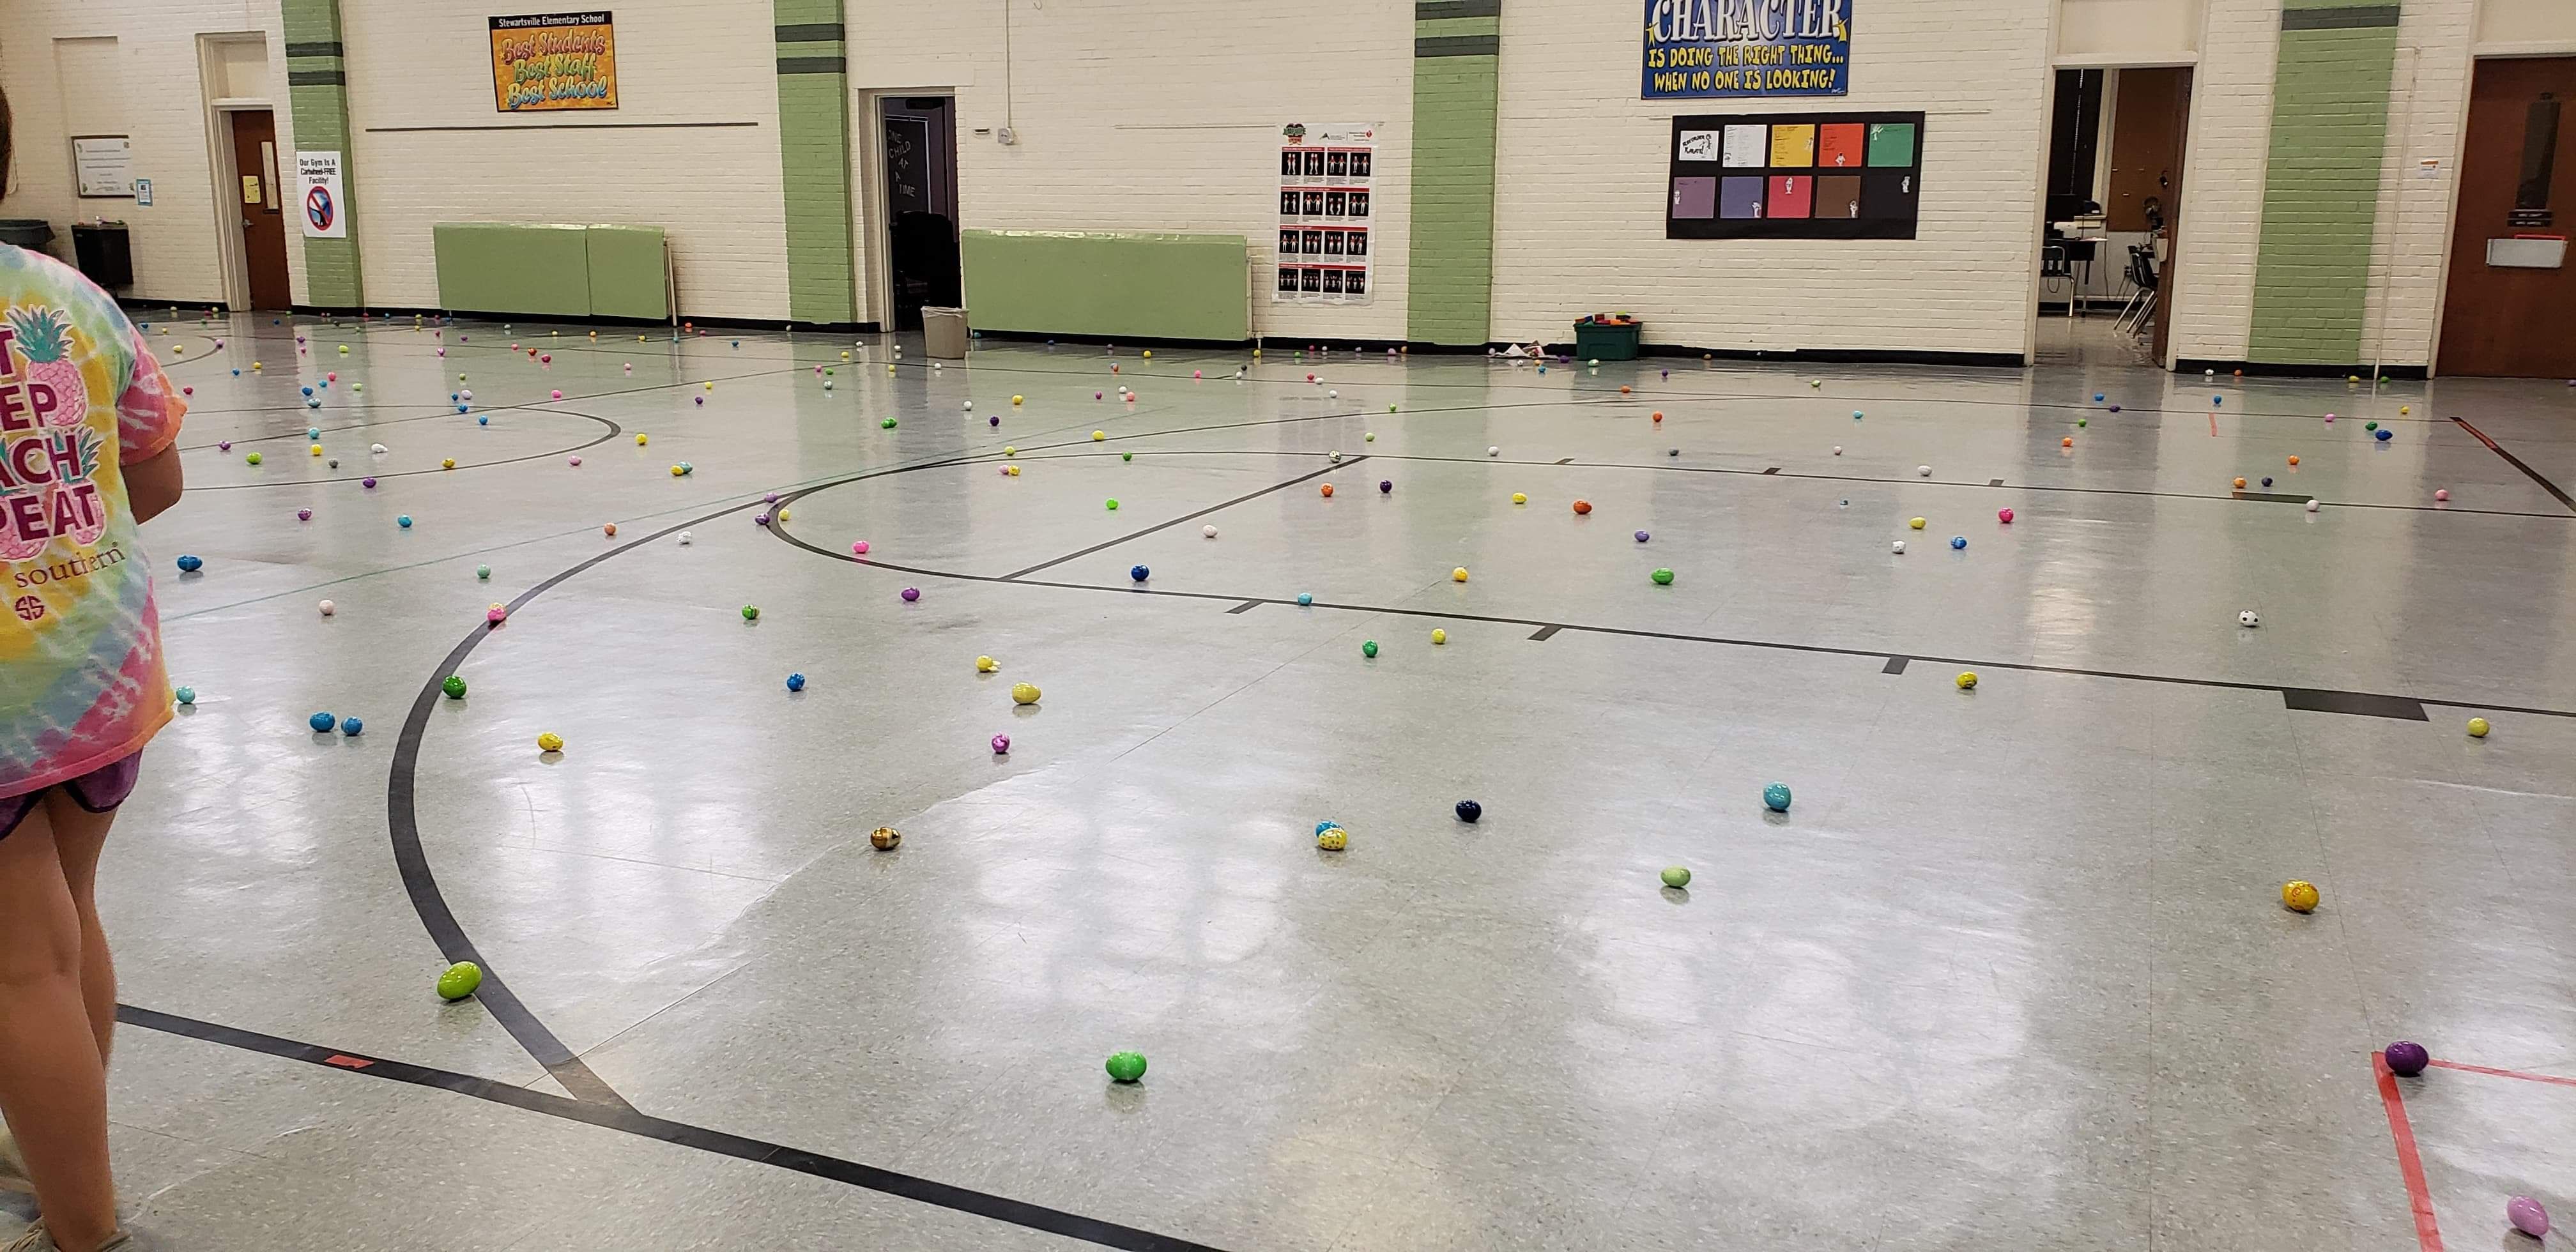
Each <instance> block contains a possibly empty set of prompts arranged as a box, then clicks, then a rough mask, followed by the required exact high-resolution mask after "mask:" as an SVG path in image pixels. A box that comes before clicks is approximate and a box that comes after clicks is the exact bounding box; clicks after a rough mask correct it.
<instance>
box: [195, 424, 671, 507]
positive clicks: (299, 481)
mask: <svg viewBox="0 0 2576 1252" xmlns="http://www.w3.org/2000/svg"><path fill="white" fill-rule="evenodd" d="M491 411H492V412H496V413H497V412H499V411H500V410H498V409H494V410H491ZM513 411H528V412H546V413H559V414H562V415H563V416H565V417H578V418H583V419H585V420H588V421H593V422H597V423H599V424H600V425H602V426H605V427H607V428H608V429H607V430H606V431H605V432H604V433H602V434H601V435H600V436H599V438H597V439H593V440H591V441H590V442H588V443H577V444H574V445H572V446H571V447H569V448H555V449H552V450H550V451H546V452H531V453H529V454H528V455H526V456H514V457H504V458H503V459H501V460H498V461H476V462H474V463H473V464H470V465H464V464H460V465H458V466H457V467H456V468H455V469H453V470H451V469H447V468H446V467H444V466H438V465H433V466H430V467H429V468H427V469H414V470H386V471H383V472H381V473H375V474H359V475H357V476H355V477H350V478H285V479H279V480H278V481H276V482H258V483H210V484H207V485H205V486H196V485H193V484H192V485H190V486H189V488H188V490H190V491H250V490H254V489H257V488H266V487H321V486H327V485H329V484H331V483H354V482H364V481H366V480H367V479H369V478H373V479H376V480H378V481H382V480H384V479H388V478H417V477H419V476H421V475H423V474H454V473H461V472H463V471H465V470H477V469H490V468H492V467H493V466H496V465H518V464H522V463H524V462H528V461H542V460H545V459H546V458H547V457H556V456H563V455H566V454H567V453H573V452H587V451H589V450H591V449H592V448H596V447H598V446H599V445H601V444H603V443H606V442H608V441H609V440H611V439H615V438H616V437H618V436H619V435H622V434H625V433H626V428H625V427H623V426H620V425H618V424H617V423H615V422H612V421H610V420H608V419H607V418H604V417H601V416H599V415H598V414H596V413H575V412H573V411H572V410H570V409H543V410H513ZM459 416H462V415H461V414H460V415H459ZM355 455H359V456H366V455H370V454H368V453H357V454H355ZM307 459H310V458H307Z"/></svg>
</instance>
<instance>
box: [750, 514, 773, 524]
mask: <svg viewBox="0 0 2576 1252" xmlns="http://www.w3.org/2000/svg"><path fill="white" fill-rule="evenodd" d="M751 520H752V523H753V524H754V525H759V526H766V525H768V524H769V515H768V514H766V513H760V514H756V515H754V516H753V517H752V519H751Z"/></svg>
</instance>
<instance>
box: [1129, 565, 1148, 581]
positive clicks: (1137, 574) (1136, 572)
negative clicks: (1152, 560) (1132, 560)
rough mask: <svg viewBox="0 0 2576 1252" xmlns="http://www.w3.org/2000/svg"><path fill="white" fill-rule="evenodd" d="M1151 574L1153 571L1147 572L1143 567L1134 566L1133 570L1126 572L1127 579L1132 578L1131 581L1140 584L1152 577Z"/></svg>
mask: <svg viewBox="0 0 2576 1252" xmlns="http://www.w3.org/2000/svg"><path fill="white" fill-rule="evenodd" d="M1153 573H1154V571H1152V570H1149V569H1147V568H1145V567H1144V566H1142V565H1139V566H1136V567H1135V568H1133V569H1130V570H1128V571H1127V576H1128V577H1129V578H1133V579H1135V580H1136V581H1138V582H1140V583H1141V582H1143V581H1145V580H1146V579H1147V578H1148V577H1151V576H1152V575H1153Z"/></svg>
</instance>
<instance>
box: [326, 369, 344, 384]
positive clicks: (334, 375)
mask: <svg viewBox="0 0 2576 1252" xmlns="http://www.w3.org/2000/svg"><path fill="white" fill-rule="evenodd" d="M322 377H323V378H324V379H325V380H326V381H329V382H335V383H336V382H338V381H340V375H339V373H338V372H337V371H334V372H332V373H329V374H324V375H323V376H322Z"/></svg>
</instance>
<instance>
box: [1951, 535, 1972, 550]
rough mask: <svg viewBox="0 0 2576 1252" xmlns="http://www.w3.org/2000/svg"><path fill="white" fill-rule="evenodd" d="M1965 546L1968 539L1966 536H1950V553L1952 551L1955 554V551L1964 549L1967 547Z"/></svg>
mask: <svg viewBox="0 0 2576 1252" xmlns="http://www.w3.org/2000/svg"><path fill="white" fill-rule="evenodd" d="M1967 546H1968V537H1967V536H1966V535H1952V536H1950V549H1951V550H1952V551H1954V552H1955V551H1957V550H1958V549H1961V548H1964V547H1967Z"/></svg>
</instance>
